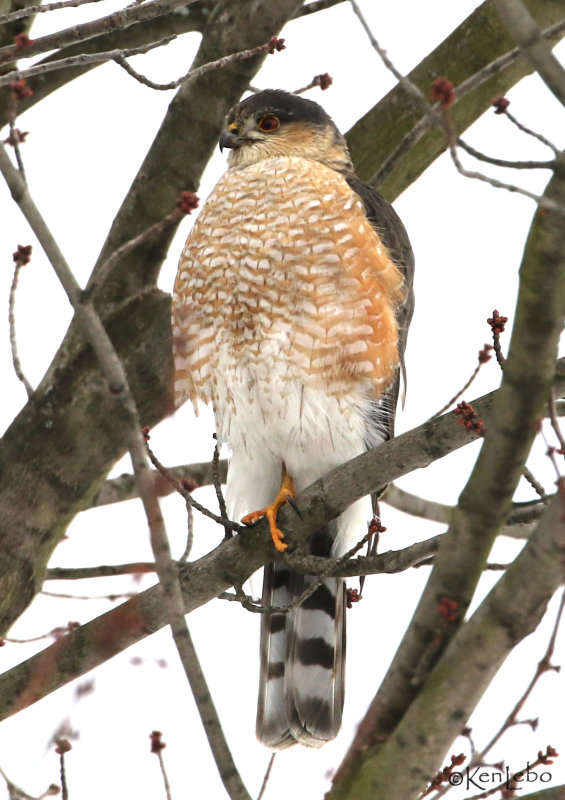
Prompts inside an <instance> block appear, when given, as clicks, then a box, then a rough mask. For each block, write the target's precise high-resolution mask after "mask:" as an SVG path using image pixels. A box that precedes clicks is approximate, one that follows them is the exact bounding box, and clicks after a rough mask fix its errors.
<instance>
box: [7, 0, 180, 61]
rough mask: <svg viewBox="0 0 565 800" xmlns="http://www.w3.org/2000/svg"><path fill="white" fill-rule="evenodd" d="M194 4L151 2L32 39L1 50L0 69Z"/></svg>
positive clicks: (171, 0) (158, 0) (165, 0)
mask: <svg viewBox="0 0 565 800" xmlns="http://www.w3.org/2000/svg"><path fill="white" fill-rule="evenodd" d="M194 2H196V0H150V2H148V3H143V4H141V5H135V6H128V7H127V8H125V9H122V10H121V11H115V12H114V13H113V14H109V15H108V16H106V17H100V18H99V19H95V20H93V21H92V22H84V23H82V25H74V26H73V27H72V28H65V30H62V31H57V32H56V33H50V34H48V35H47V36H41V37H40V38H39V39H34V40H33V41H32V42H31V43H30V44H29V45H28V46H27V47H26V48H25V50H23V49H22V48H21V47H18V45H9V46H8V47H2V48H0V65H1V64H5V63H9V62H10V61H14V60H16V59H21V58H31V57H32V56H36V55H39V54H40V53H45V52H47V51H48V50H55V49H57V48H60V47H64V46H65V45H68V44H74V43H75V42H84V41H86V40H87V39H92V38H93V37H94V36H99V35H100V34H102V33H108V32H109V31H113V30H118V29H120V30H124V29H125V28H128V27H129V26H130V25H137V24H138V23H140V22H148V21H149V20H152V19H154V18H155V17H161V16H163V14H167V13H168V12H170V11H173V10H174V9H175V8H179V7H181V6H189V5H190V4H191V3H194Z"/></svg>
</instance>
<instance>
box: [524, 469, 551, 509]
mask: <svg viewBox="0 0 565 800" xmlns="http://www.w3.org/2000/svg"><path fill="white" fill-rule="evenodd" d="M522 475H523V476H524V478H525V479H526V480H527V481H528V483H529V484H530V486H531V487H532V489H533V490H534V491H535V492H536V493H537V494H538V495H539V496H540V498H541V499H542V500H544V501H545V500H547V492H546V491H545V489H544V488H543V486H542V485H541V483H540V482H539V481H538V479H537V478H536V476H535V475H534V474H533V472H532V471H531V470H530V469H528V467H524V469H523V470H522Z"/></svg>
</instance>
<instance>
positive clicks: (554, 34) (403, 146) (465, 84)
mask: <svg viewBox="0 0 565 800" xmlns="http://www.w3.org/2000/svg"><path fill="white" fill-rule="evenodd" d="M564 30H565V20H562V21H561V22H558V23H556V24H555V25H552V26H551V27H549V28H546V29H545V30H544V31H543V33H542V35H543V36H544V38H545V39H547V40H548V41H554V40H557V39H559V38H561V34H562V33H563V31H564ZM519 56H520V48H519V47H515V48H514V49H513V50H510V52H508V53H504V55H502V56H499V58H496V59H495V60H494V61H491V62H490V64H487V65H486V66H485V67H483V68H482V69H480V70H479V71H478V72H475V74H474V75H471V76H469V77H468V78H466V79H465V80H464V81H462V82H461V83H460V84H459V85H458V86H456V87H455V94H456V96H457V98H458V99H459V100H461V99H462V98H463V97H465V96H466V95H468V94H469V93H470V92H472V91H474V90H475V89H477V88H478V87H479V86H481V85H482V84H483V83H485V82H486V81H487V80H489V79H490V78H492V77H494V76H495V75H498V74H499V73H500V72H502V71H503V70H505V69H507V68H508V67H509V66H510V65H511V64H512V63H513V62H514V61H516V59H517V58H518V57H519ZM430 126H431V122H430V119H429V118H428V117H427V116H424V117H422V118H421V119H419V120H418V122H416V123H415V125H414V126H413V127H412V129H411V130H410V131H409V132H408V133H407V134H406V135H405V136H404V137H403V139H402V140H401V141H400V143H399V144H398V146H397V147H396V149H395V150H394V152H392V153H391V154H390V156H389V157H388V158H387V159H386V160H385V162H384V163H383V164H381V166H380V167H379V169H378V170H377V171H376V172H375V173H374V175H373V176H372V177H371V179H370V180H369V183H371V184H372V185H373V186H378V185H379V183H382V181H383V180H384V179H385V178H386V176H387V175H389V173H390V172H391V171H392V169H393V168H394V166H395V165H396V163H397V162H398V161H399V160H400V158H402V156H404V155H405V154H406V153H407V152H409V151H410V150H411V149H412V147H414V146H415V145H416V144H417V143H418V142H419V141H420V139H421V138H422V137H423V136H424V134H425V133H426V132H427V131H428V130H429V128H430ZM436 127H437V126H436Z"/></svg>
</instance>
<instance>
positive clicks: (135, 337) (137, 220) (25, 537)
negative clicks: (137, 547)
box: [0, 0, 300, 632]
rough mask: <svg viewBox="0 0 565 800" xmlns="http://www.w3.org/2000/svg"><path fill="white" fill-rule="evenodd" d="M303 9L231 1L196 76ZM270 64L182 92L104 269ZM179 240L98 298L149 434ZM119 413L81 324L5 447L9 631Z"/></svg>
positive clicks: (160, 386)
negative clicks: (166, 269)
mask: <svg viewBox="0 0 565 800" xmlns="http://www.w3.org/2000/svg"><path fill="white" fill-rule="evenodd" d="M299 5H300V3H299V0H284V2H281V3H277V6H276V8H275V9H274V8H273V6H272V3H271V2H270V0H245V1H244V2H241V0H221V2H219V3H218V4H217V6H216V9H215V11H214V13H213V14H212V15H211V17H210V22H209V28H208V29H207V31H206V32H205V34H204V36H203V39H202V44H201V47H200V51H199V56H198V58H197V65H199V64H201V63H207V62H209V61H212V60H215V59H216V58H219V57H222V56H223V55H226V54H228V53H230V52H234V51H235V50H244V49H246V48H248V47H253V46H256V45H258V44H261V43H263V42H265V41H267V39H268V38H269V36H270V35H271V34H273V33H276V32H277V30H278V28H279V27H280V26H282V24H283V23H284V21H286V19H287V18H288V17H289V16H291V15H292V14H293V13H295V12H296V11H297V10H298V7H299ZM144 7H145V6H139V7H137V8H138V10H139V9H141V8H144ZM225 14H227V15H228V16H229V17H230V19H231V24H230V25H229V26H227V25H222V24H221V23H219V22H218V24H216V23H217V16H216V15H219V16H220V17H222V15H225ZM260 61H261V59H257V58H255V59H252V60H250V61H247V62H241V63H239V64H235V65H230V66H228V67H227V68H226V69H224V70H221V71H219V72H214V73H210V74H208V75H205V76H202V77H201V78H200V79H197V80H196V81H194V82H193V83H191V84H189V85H187V86H185V87H183V88H182V89H181V90H180V91H179V92H178V93H177V95H176V97H175V98H174V99H173V101H172V103H171V104H170V106H169V109H168V112H167V116H166V119H165V121H164V123H163V125H162V127H161V131H160V132H159V134H158V135H157V138H156V141H155V143H154V145H153V147H152V149H151V151H150V154H149V155H148V157H147V159H146V160H145V163H144V165H143V167H142V169H141V171H140V174H139V175H138V177H137V179H136V180H135V181H134V184H133V186H132V188H131V191H130V194H129V195H128V199H127V201H126V202H125V204H124V206H123V208H122V211H121V212H120V214H119V215H118V217H117V219H116V222H115V224H114V226H113V228H112V231H111V232H110V235H109V238H108V240H107V243H106V247H105V248H104V250H103V252H102V254H101V257H100V260H99V266H100V268H102V267H103V264H104V263H105V262H106V259H107V258H108V257H109V256H110V255H111V254H112V253H113V252H114V251H115V250H116V249H117V248H118V247H119V246H120V245H122V244H123V243H124V242H126V241H128V240H129V239H131V238H132V237H134V236H136V235H138V234H139V233H140V232H142V231H144V230H145V229H147V228H148V227H150V226H151V225H152V224H153V223H154V222H156V221H158V220H161V219H162V216H163V210H164V209H168V208H172V207H173V206H174V204H175V202H176V200H177V198H178V196H179V194H180V192H181V191H182V190H184V189H187V188H195V187H196V185H197V183H198V180H199V178H200V175H201V173H202V170H203V169H204V166H205V164H206V162H207V160H208V158H209V156H210V154H211V152H212V150H213V148H214V146H215V144H214V143H215V141H217V136H218V133H219V130H220V127H221V124H222V120H223V118H224V115H225V113H226V112H227V110H228V108H229V107H230V106H231V105H232V104H233V103H234V102H235V101H236V100H237V99H239V97H240V95H241V93H242V92H243V91H244V89H245V87H246V86H247V85H248V83H249V80H250V78H251V77H252V75H253V74H254V72H255V71H256V69H257V68H258V67H259V65H260ZM187 120H190V123H187ZM164 164H166V165H167V168H166V169H165V168H164V167H163V165H164ZM173 234H174V231H173V230H172V229H169V230H168V231H167V232H165V233H163V234H162V235H161V236H158V237H157V238H156V240H154V241H152V242H151V243H148V244H147V245H146V246H145V247H144V248H143V250H142V252H141V253H139V252H137V253H136V254H134V255H132V254H131V253H130V254H129V255H128V256H126V257H125V258H123V259H122V260H121V261H120V263H119V265H118V266H117V268H116V269H114V270H113V271H112V273H111V275H110V276H109V277H108V280H106V281H105V283H104V287H103V290H102V292H99V293H98V295H97V298H96V299H97V310H98V311H99V313H100V316H101V317H102V318H103V322H104V326H105V328H106V330H107V331H108V333H109V335H110V338H111V339H112V342H113V344H114V347H115V348H116V349H117V351H118V353H119V355H120V357H121V358H122V360H123V362H124V364H125V366H126V369H127V373H128V380H129V382H130V385H131V387H132V390H133V392H134V395H135V399H136V403H137V404H138V408H139V411H140V417H141V420H142V424H144V425H145V424H147V425H150V426H152V425H154V424H155V423H156V422H157V421H158V420H159V419H162V418H163V417H164V416H165V415H166V414H167V413H170V412H171V411H172V397H171V386H172V357H171V353H170V335H171V334H170V300H169V298H168V297H166V296H165V295H164V294H162V293H161V292H158V291H157V290H156V289H154V288H153V285H154V282H155V280H156V277H157V274H158V272H159V268H160V265H161V263H162V260H163V258H164V256H165V254H166V251H167V248H168V245H169V242H170V239H171V237H172V236H173ZM101 295H103V296H101ZM111 409H112V404H111V402H109V400H108V398H107V396H106V390H105V387H104V384H103V382H102V381H101V379H100V375H99V372H98V369H97V367H96V362H95V360H94V359H93V357H92V353H91V352H90V350H89V348H88V346H87V345H86V344H85V341H84V338H83V336H82V334H81V333H80V332H79V330H78V329H77V326H76V325H73V326H72V330H71V332H70V333H69V335H68V336H67V337H66V339H65V341H64V342H63V344H62V346H61V348H60V350H59V353H58V354H57V357H56V358H55V360H54V362H53V364H52V366H51V368H50V369H49V371H48V373H47V374H46V376H45V377H44V378H43V381H42V382H41V384H40V386H39V387H38V388H37V390H36V391H35V393H34V396H33V399H32V401H30V403H28V405H27V406H26V407H25V409H24V410H23V411H22V412H21V413H20V415H19V416H18V417H17V418H16V420H14V422H13V423H12V425H11V426H10V428H9V429H8V431H7V432H6V434H5V435H4V437H3V439H2V442H1V443H0V467H1V468H2V473H3V481H2V483H1V484H0V519H1V523H0V524H1V526H2V543H3V552H4V558H3V559H2V561H1V562H0V630H2V631H4V632H5V630H6V629H7V627H8V626H9V625H10V624H11V623H12V622H13V620H14V619H16V618H17V616H19V614H20V613H21V612H22V610H23V609H24V608H25V607H26V605H27V604H28V603H29V602H30V600H31V599H32V597H33V595H34V594H35V592H36V591H37V590H38V589H39V588H40V586H41V583H42V581H43V576H44V572H45V566H46V562H47V560H48V559H49V556H50V554H51V552H52V550H53V548H54V546H55V545H56V543H57V542H58V541H59V540H60V538H61V536H62V535H63V533H64V530H65V527H66V526H67V525H68V523H69V521H70V519H72V517H73V516H74V515H75V514H76V513H77V511H78V510H79V509H80V508H81V507H84V505H85V504H87V503H88V498H89V497H90V496H91V495H92V494H94V493H95V492H96V491H97V489H98V488H99V486H100V483H101V482H102V481H103V479H104V478H105V477H106V475H107V473H108V471H109V469H110V468H111V466H112V464H113V463H114V462H115V461H116V460H117V459H118V458H119V457H120V456H121V455H122V454H123V453H124V449H125V441H124V435H123V431H121V430H120V426H119V424H117V422H116V420H115V419H114V415H113V414H112V410H111Z"/></svg>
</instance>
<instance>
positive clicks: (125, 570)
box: [45, 561, 155, 581]
mask: <svg viewBox="0 0 565 800" xmlns="http://www.w3.org/2000/svg"><path fill="white" fill-rule="evenodd" d="M150 572H155V563H154V562H153V561H136V562H134V563H132V564H116V565H112V564H104V565H101V566H97V567H50V568H49V569H48V570H47V573H46V575H45V580H47V581H76V580H84V579H85V578H107V577H112V576H114V575H141V574H145V573H150Z"/></svg>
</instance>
